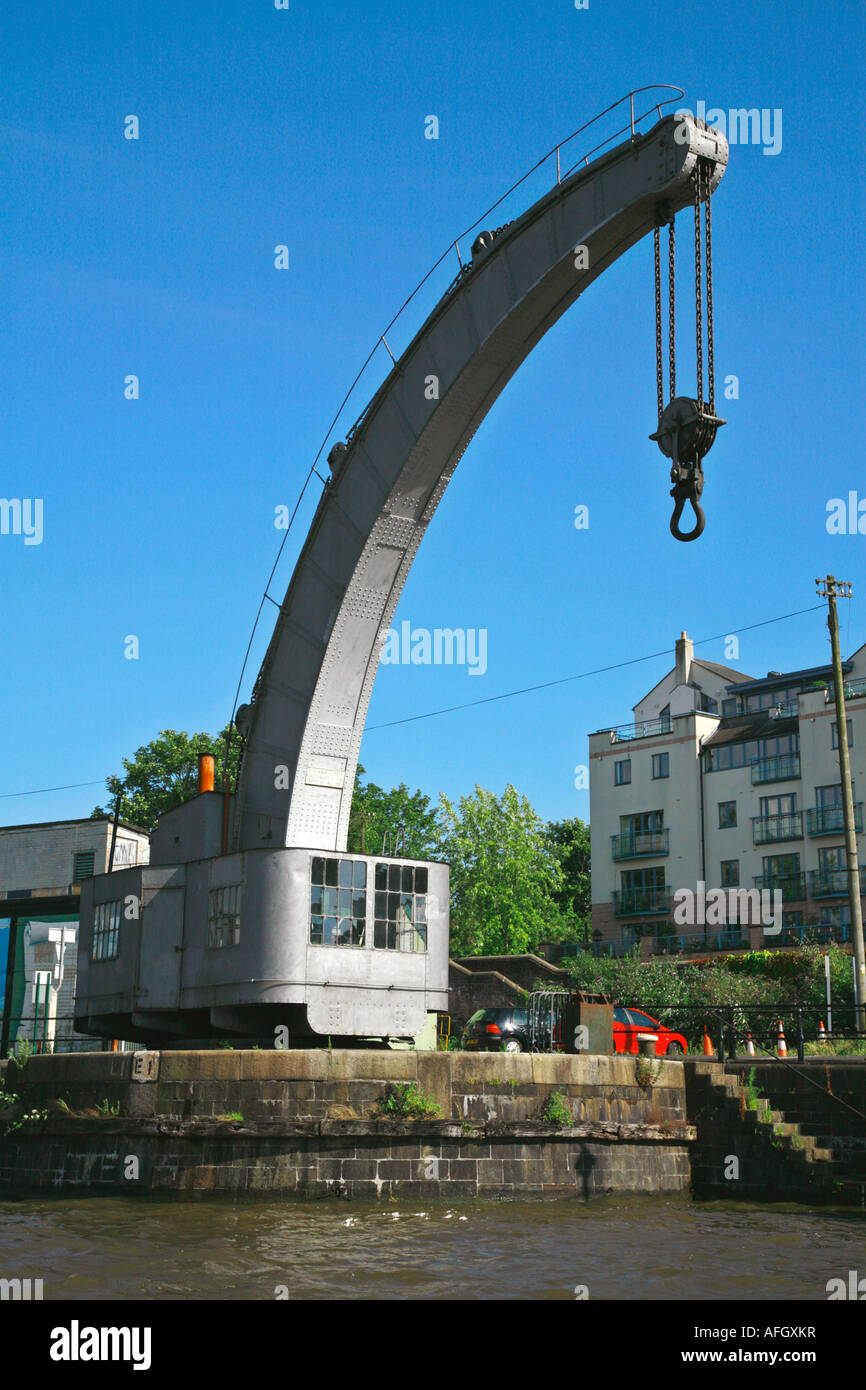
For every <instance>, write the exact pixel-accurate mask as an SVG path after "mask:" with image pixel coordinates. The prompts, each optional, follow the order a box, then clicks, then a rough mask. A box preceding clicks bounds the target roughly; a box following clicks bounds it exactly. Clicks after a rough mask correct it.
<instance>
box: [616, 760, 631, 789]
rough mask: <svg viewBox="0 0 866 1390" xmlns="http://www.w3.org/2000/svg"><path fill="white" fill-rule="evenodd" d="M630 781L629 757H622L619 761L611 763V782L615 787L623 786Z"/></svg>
mask: <svg viewBox="0 0 866 1390" xmlns="http://www.w3.org/2000/svg"><path fill="white" fill-rule="evenodd" d="M630 781H631V758H623V759H622V761H621V762H618V763H614V765H613V784H614V786H615V787H624V786H626V785H627V783H629V782H630Z"/></svg>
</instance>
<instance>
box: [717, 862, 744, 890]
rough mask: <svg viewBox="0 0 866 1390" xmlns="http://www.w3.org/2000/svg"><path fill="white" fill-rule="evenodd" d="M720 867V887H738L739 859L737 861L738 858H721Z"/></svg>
mask: <svg viewBox="0 0 866 1390" xmlns="http://www.w3.org/2000/svg"><path fill="white" fill-rule="evenodd" d="M721 869H722V887H723V888H739V886H740V861H739V859H723V860H722V864H721Z"/></svg>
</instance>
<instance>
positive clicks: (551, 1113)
mask: <svg viewBox="0 0 866 1390" xmlns="http://www.w3.org/2000/svg"><path fill="white" fill-rule="evenodd" d="M538 1118H539V1119H540V1120H542V1121H543V1122H544V1124H547V1125H557V1126H558V1127H559V1128H560V1129H564V1128H565V1126H566V1125H571V1124H572V1123H573V1116H572V1113H571V1107H570V1106H569V1105H568V1104H567V1103H566V1099H565V1095H564V1093H563V1092H562V1091H551V1093H550V1095H549V1096H548V1097H547V1099H546V1100H545V1101H544V1104H543V1105H542V1107H541V1109H540V1110H539V1112H538Z"/></svg>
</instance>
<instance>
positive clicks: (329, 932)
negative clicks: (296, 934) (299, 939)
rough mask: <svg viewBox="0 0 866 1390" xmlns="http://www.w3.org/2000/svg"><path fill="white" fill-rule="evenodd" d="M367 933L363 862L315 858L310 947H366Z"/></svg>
mask: <svg viewBox="0 0 866 1390" xmlns="http://www.w3.org/2000/svg"><path fill="white" fill-rule="evenodd" d="M366 931H367V865H366V864H365V862H364V860H363V859H320V858H318V857H315V858H314V859H313V860H312V863H311V866H310V945H311V946H363V945H364V943H365V940H366Z"/></svg>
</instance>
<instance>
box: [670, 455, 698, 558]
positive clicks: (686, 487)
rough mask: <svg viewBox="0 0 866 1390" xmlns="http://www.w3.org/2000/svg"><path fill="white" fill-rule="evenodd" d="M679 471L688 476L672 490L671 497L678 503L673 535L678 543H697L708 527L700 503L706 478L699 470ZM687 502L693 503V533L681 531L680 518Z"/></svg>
mask: <svg viewBox="0 0 866 1390" xmlns="http://www.w3.org/2000/svg"><path fill="white" fill-rule="evenodd" d="M679 471H680V473H681V474H685V475H686V476H684V477H683V476H681V477H680V478H678V479H677V481H676V482H675V483H674V486H673V487H672V488H671V497H673V498H674V500H675V502H676V506H675V507H674V514H673V516H672V517H671V535H672V536H673V537H674V538H675V539H676V540H678V541H696V540H697V538H698V536H700V535H701V533H702V532H703V529H704V526H705V525H706V517H705V516H704V509H703V507H702V506H701V503H700V496H701V493H702V492H703V490H704V477H703V473H701V471H700V469H699V468H698V469H695V470H694V471H692V470H691V469H688V470H686V469H684V468H680V470H679ZM673 476H674V473H673V472H672V473H671V477H673ZM686 502H691V504H692V511H693V512H694V514H695V525H694V527H693V528H692V530H691V531H683V530H681V529H680V518H681V517H682V514H683V508H684V507H685V505H686Z"/></svg>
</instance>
